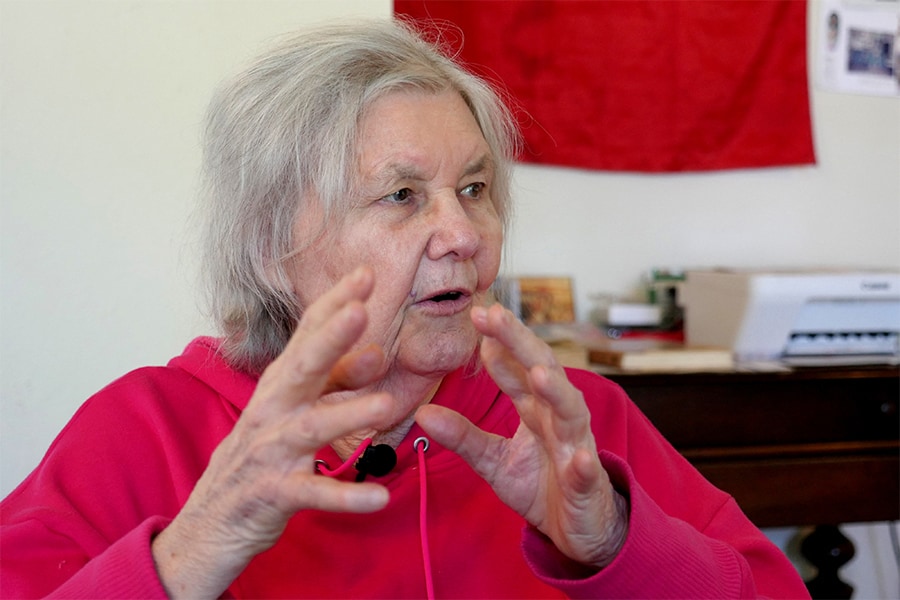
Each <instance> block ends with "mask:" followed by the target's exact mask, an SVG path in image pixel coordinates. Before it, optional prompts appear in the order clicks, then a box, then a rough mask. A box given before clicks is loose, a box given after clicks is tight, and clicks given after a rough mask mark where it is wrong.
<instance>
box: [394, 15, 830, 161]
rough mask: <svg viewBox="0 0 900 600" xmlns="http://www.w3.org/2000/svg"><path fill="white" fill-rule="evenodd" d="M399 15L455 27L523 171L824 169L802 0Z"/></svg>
mask: <svg viewBox="0 0 900 600" xmlns="http://www.w3.org/2000/svg"><path fill="white" fill-rule="evenodd" d="M394 9H395V12H396V13H397V14H399V15H406V16H409V17H413V18H415V19H416V20H437V21H445V22H446V21H449V22H450V23H452V24H454V25H455V26H457V27H459V29H460V30H461V33H462V38H463V39H462V48H461V53H460V59H461V60H462V61H463V62H464V63H466V64H467V65H468V66H469V67H470V68H472V69H473V70H474V71H475V72H477V73H479V74H481V75H483V76H485V77H487V78H488V79H491V80H493V81H495V82H499V83H500V85H501V86H503V87H504V88H506V90H507V91H508V92H509V94H510V95H511V96H512V97H513V99H514V100H515V102H516V103H517V104H516V108H518V109H521V110H520V111H519V114H520V116H521V119H520V121H521V126H522V130H523V134H524V138H525V144H526V147H525V150H524V153H523V155H522V156H521V157H520V158H521V160H523V161H526V162H535V163H544V164H554V165H563V166H571V167H581V168H590V169H601V170H611V171H642V172H675V171H705V170H715V169H736V168H747V167H768V166H778V165H798V164H809V163H814V162H815V154H814V150H813V139H812V127H811V123H810V110H809V91H808V87H807V70H806V2H805V1H804V0H755V1H752V2H750V1H738V0H692V1H674V0H673V1H664V0H615V1H578V0H529V1H519V2H511V1H490V0H469V1H462V0H395V1H394ZM437 28H438V29H439V30H443V31H444V34H443V35H442V38H444V39H446V38H448V37H450V38H453V37H454V36H453V34H452V32H451V33H450V34H448V33H447V31H446V30H447V27H446V23H444V24H443V25H438V26H437ZM455 37H457V38H459V36H458V35H457V36H455Z"/></svg>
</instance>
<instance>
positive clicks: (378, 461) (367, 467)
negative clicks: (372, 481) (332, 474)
mask: <svg viewBox="0 0 900 600" xmlns="http://www.w3.org/2000/svg"><path fill="white" fill-rule="evenodd" d="M396 464H397V453H396V452H394V449H393V448H391V447H390V446H388V445H387V444H378V445H377V446H372V445H369V446H368V447H366V449H365V451H364V452H363V453H362V456H360V457H359V460H357V461H356V464H355V465H353V466H354V467H355V468H356V470H357V471H359V474H358V475H357V476H356V481H363V480H364V479H365V478H366V475H372V476H373V477H382V476H384V475H387V474H388V473H390V472H391V469H393V468H394V466H395V465H396Z"/></svg>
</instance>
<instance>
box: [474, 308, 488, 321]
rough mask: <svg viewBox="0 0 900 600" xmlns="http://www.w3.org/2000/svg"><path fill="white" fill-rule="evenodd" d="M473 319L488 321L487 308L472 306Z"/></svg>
mask: <svg viewBox="0 0 900 600" xmlns="http://www.w3.org/2000/svg"><path fill="white" fill-rule="evenodd" d="M472 320H473V321H478V322H479V323H484V322H485V321H487V309H486V308H485V307H483V306H474V307H472Z"/></svg>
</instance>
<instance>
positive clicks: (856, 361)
mask: <svg viewBox="0 0 900 600" xmlns="http://www.w3.org/2000/svg"><path fill="white" fill-rule="evenodd" d="M781 362H783V363H784V364H785V365H788V366H791V367H841V366H853V365H900V355H896V354H843V355H841V354H831V355H827V356H784V357H782V359H781Z"/></svg>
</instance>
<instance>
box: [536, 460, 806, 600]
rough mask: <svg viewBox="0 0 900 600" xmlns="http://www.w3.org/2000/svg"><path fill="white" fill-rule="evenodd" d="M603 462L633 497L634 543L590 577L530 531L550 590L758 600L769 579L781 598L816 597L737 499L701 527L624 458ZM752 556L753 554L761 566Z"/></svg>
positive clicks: (540, 570) (619, 595)
mask: <svg viewBox="0 0 900 600" xmlns="http://www.w3.org/2000/svg"><path fill="white" fill-rule="evenodd" d="M601 461H602V463H603V465H604V467H605V468H606V469H607V471H608V472H609V474H610V477H611V478H612V481H613V484H614V485H615V486H616V488H617V489H618V490H620V492H621V493H623V494H625V495H626V496H627V497H628V499H629V503H630V521H629V531H628V538H627V540H626V542H625V545H624V546H623V548H622V550H621V552H620V553H619V555H618V557H616V559H615V560H614V561H613V563H612V564H611V565H609V566H608V567H607V568H605V569H603V570H601V571H599V572H596V573H589V572H586V571H585V568H584V567H583V566H582V565H579V564H577V563H574V562H573V561H571V560H569V559H568V558H566V557H565V556H564V555H562V554H561V553H560V552H559V551H558V550H557V549H556V547H555V546H554V545H553V544H552V542H551V541H550V540H549V538H547V537H546V536H544V535H543V534H541V533H540V532H538V531H537V530H536V529H534V528H530V527H529V528H526V531H525V537H524V542H523V547H524V551H525V558H526V560H527V561H528V562H529V564H530V565H531V568H532V570H533V571H534V572H535V574H536V575H537V576H538V577H539V578H540V579H541V580H542V581H544V582H545V583H547V584H548V585H551V586H553V587H556V588H557V589H559V590H561V591H563V592H564V593H566V594H567V595H568V596H569V597H572V598H754V597H757V595H758V594H757V588H756V585H755V583H754V581H755V579H764V580H766V581H767V582H768V587H769V589H770V590H773V589H777V593H776V594H775V595H777V596H779V597H784V598H808V597H809V595H808V593H807V592H806V589H805V586H803V583H802V581H801V580H800V578H799V576H798V575H797V574H796V572H795V571H794V570H793V567H792V566H791V564H790V563H789V562H788V561H787V560H786V559H785V558H784V556H783V555H781V552H780V551H779V550H778V548H777V547H775V546H774V545H772V544H771V543H770V542H768V540H767V539H766V538H765V536H763V535H762V533H760V532H759V531H758V530H757V529H756V528H755V527H754V526H753V525H752V524H751V523H750V522H749V521H748V520H747V519H746V517H745V516H744V515H743V513H742V512H741V511H740V509H739V508H738V506H737V504H736V503H735V502H734V500H732V499H730V498H729V499H727V500H726V502H725V503H724V504H723V505H721V506H720V507H719V509H718V511H716V513H715V516H714V517H713V519H712V520H711V521H710V523H709V524H708V526H707V527H704V528H703V530H699V529H697V528H695V527H694V526H692V525H690V524H688V523H686V522H685V521H682V520H680V519H675V518H672V517H669V516H668V515H666V514H665V513H664V512H663V511H662V509H660V508H659V506H658V505H657V503H656V502H654V501H653V499H652V498H650V496H649V495H648V494H647V493H646V492H645V491H644V490H643V489H642V488H641V486H640V485H639V484H638V483H637V481H636V480H635V479H634V475H633V474H632V472H631V469H630V468H629V467H628V465H627V464H626V463H625V462H624V461H623V460H622V459H621V458H619V457H617V456H615V455H613V454H610V453H609V452H605V451H604V452H601ZM682 491H683V490H682ZM673 493H679V490H673ZM709 532H715V534H716V535H717V536H718V537H712V536H711V535H709ZM745 555H748V556H752V557H753V563H754V569H752V570H751V567H750V563H749V562H748V559H747V558H746V556H745Z"/></svg>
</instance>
